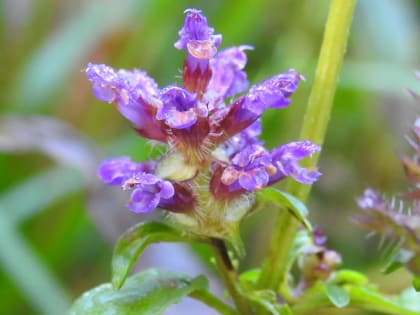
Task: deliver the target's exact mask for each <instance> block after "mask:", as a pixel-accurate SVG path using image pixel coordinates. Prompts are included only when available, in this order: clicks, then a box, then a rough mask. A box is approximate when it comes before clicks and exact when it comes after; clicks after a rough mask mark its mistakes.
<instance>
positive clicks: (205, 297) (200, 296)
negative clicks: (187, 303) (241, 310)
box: [190, 290, 237, 315]
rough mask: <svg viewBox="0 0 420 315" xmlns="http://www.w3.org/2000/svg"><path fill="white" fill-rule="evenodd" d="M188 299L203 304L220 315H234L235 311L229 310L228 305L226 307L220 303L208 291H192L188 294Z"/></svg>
mask: <svg viewBox="0 0 420 315" xmlns="http://www.w3.org/2000/svg"><path fill="white" fill-rule="evenodd" d="M190 297H192V298H194V299H196V300H198V301H201V302H203V303H204V304H206V305H208V306H210V307H211V308H213V309H215V310H216V311H218V312H219V313H220V314H223V315H236V314H237V313H236V311H235V310H234V309H233V308H231V307H230V306H229V305H226V304H225V303H223V302H222V301H220V300H219V299H218V298H217V297H215V296H214V295H213V294H211V293H210V292H208V291H203V290H200V291H194V292H193V293H191V294H190Z"/></svg>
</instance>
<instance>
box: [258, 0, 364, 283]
mask: <svg viewBox="0 0 420 315" xmlns="http://www.w3.org/2000/svg"><path fill="white" fill-rule="evenodd" d="M355 3H356V0H332V1H331V4H330V9H329V14H328V20H327V24H326V26H325V32H324V39H323V42H322V47H321V51H320V56H319V60H318V66H317V69H316V73H315V78H314V84H313V87H312V91H311V95H310V97H309V101H308V105H307V109H306V113H305V117H304V121H303V126H302V130H301V134H300V139H305V140H310V141H312V142H314V143H317V144H319V145H322V144H323V142H324V137H325V132H326V130H327V125H328V121H329V119H330V113H331V108H332V104H333V99H334V93H335V90H336V85H337V81H338V75H339V72H340V68H341V64H342V60H343V57H344V53H345V49H346V44H347V37H348V33H349V29H350V25H351V21H352V17H353V11H354V6H355ZM318 158H319V155H318V154H314V155H313V156H312V158H311V159H308V160H306V161H304V163H303V164H304V166H306V167H311V166H315V165H316V164H317V161H318ZM287 190H288V192H290V193H291V194H292V195H294V196H296V197H297V198H299V199H300V200H301V201H303V202H305V201H306V199H307V197H308V195H309V192H310V190H311V186H310V185H302V184H300V183H297V182H294V181H290V182H289V185H288V189H287ZM297 229H298V221H297V220H296V219H295V218H294V217H292V216H291V215H290V214H289V213H288V212H286V211H283V212H281V213H280V214H279V218H278V221H277V224H276V226H275V229H274V233H273V237H272V239H271V243H270V246H269V252H268V254H267V257H266V259H265V260H264V263H263V267H262V272H261V278H260V280H259V286H260V287H261V288H265V289H272V290H277V288H278V287H279V284H280V283H283V282H284V281H285V279H286V277H287V274H286V273H287V265H288V258H289V254H290V250H291V248H292V246H293V240H294V238H295V235H296V232H297Z"/></svg>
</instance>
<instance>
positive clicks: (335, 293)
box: [324, 284, 350, 308]
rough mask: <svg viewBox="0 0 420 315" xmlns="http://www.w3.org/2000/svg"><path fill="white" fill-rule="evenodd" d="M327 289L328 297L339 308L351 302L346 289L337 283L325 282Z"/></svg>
mask: <svg viewBox="0 0 420 315" xmlns="http://www.w3.org/2000/svg"><path fill="white" fill-rule="evenodd" d="M324 287H325V291H326V293H327V296H328V299H329V300H330V301H331V303H332V304H334V305H335V306H336V307H338V308H343V307H345V306H347V305H348V304H349V302H350V297H349V295H348V294H347V292H346V291H344V290H343V289H342V288H340V287H339V286H338V285H335V284H325V285H324Z"/></svg>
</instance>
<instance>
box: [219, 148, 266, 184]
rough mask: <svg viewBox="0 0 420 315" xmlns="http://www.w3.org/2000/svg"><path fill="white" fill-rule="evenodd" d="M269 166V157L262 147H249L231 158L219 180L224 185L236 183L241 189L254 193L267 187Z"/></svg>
mask: <svg viewBox="0 0 420 315" xmlns="http://www.w3.org/2000/svg"><path fill="white" fill-rule="evenodd" d="M270 165H271V157H270V154H269V152H268V151H267V150H265V149H264V147H262V146H260V145H257V144H254V145H249V146H247V147H245V148H244V149H243V150H242V151H240V152H239V153H237V154H235V155H234V156H233V158H232V160H231V164H230V165H229V166H228V167H226V168H225V169H224V171H223V173H222V176H221V179H220V180H221V182H222V183H223V184H225V185H232V184H234V183H236V182H237V183H238V184H239V186H240V187H241V188H243V189H245V190H247V191H255V190H258V189H261V188H263V187H264V186H266V185H267V183H268V179H269V174H268V170H269V169H270Z"/></svg>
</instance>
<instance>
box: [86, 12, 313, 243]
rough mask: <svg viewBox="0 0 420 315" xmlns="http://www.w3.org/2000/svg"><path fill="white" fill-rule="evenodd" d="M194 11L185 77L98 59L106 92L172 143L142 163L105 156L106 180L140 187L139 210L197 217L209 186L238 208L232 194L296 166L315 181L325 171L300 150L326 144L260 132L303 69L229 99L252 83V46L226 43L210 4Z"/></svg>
mask: <svg viewBox="0 0 420 315" xmlns="http://www.w3.org/2000/svg"><path fill="white" fill-rule="evenodd" d="M185 14H186V17H185V23H184V26H183V27H182V28H181V30H180V31H179V39H178V41H177V42H176V43H175V47H176V48H177V49H180V50H185V51H186V53H187V55H186V59H185V61H184V65H183V85H182V86H173V85H170V86H167V87H165V88H163V89H159V88H158V86H157V84H156V82H155V81H154V80H153V79H152V78H150V77H149V76H148V75H147V73H146V72H143V71H140V70H132V71H127V70H114V69H113V68H111V67H109V66H106V65H103V64H92V63H89V64H88V66H87V68H86V70H85V71H86V74H87V77H88V79H89V81H91V83H92V87H93V93H94V94H95V96H96V97H97V98H98V99H100V100H102V101H105V102H108V103H113V104H114V105H115V106H116V107H117V109H118V110H119V112H120V113H121V114H122V115H123V116H124V117H125V118H127V119H128V120H129V121H130V122H131V123H132V124H133V125H134V128H135V130H136V131H137V133H138V134H139V135H141V136H143V137H145V138H148V139H152V140H158V141H161V142H164V143H166V144H167V146H168V147H167V149H168V151H167V153H166V154H165V156H164V157H163V158H162V159H160V160H158V161H151V162H147V163H136V162H133V161H132V160H131V159H130V158H128V157H121V158H112V159H108V160H105V161H104V162H103V163H102V164H101V165H100V167H99V170H98V175H99V177H100V178H101V179H102V181H103V182H104V183H106V184H108V185H114V186H120V187H121V188H122V189H124V190H130V191H131V198H130V201H129V202H128V204H127V207H128V208H129V209H130V210H131V211H133V212H136V213H144V212H149V211H152V210H153V209H155V208H161V209H164V210H167V211H171V212H181V213H185V212H192V214H191V215H189V217H188V220H193V221H194V220H196V221H197V222H199V221H200V220H202V218H207V217H209V213H205V214H204V213H203V214H200V213H197V215H195V212H200V211H207V208H209V207H210V206H208V204H209V200H212V199H211V196H210V195H208V196H206V194H211V195H212V197H214V198H216V199H217V198H219V199H224V200H223V201H224V202H226V203H225V204H226V209H228V208H229V207H228V205H229V204H230V203H229V202H230V201H232V200H233V203H235V202H236V201H238V200H239V199H241V200H242V199H243V200H245V199H246V200H248V199H249V198H247V197H246V196H244V197H243V198H242V197H241V196H240V195H241V194H250V193H252V192H254V191H257V190H259V189H262V188H264V187H266V186H267V185H270V184H272V183H274V182H276V181H279V180H281V179H283V178H285V177H287V176H292V177H293V178H295V179H296V180H297V181H299V182H301V183H305V184H312V183H313V182H314V181H316V180H317V178H318V177H319V175H320V173H319V172H318V171H316V170H314V169H305V168H303V167H301V166H300V165H299V160H301V159H303V158H305V157H307V156H309V155H311V154H312V153H314V152H317V151H319V149H320V148H319V147H318V146H317V145H315V144H313V143H311V142H309V141H303V142H292V143H289V144H286V145H283V146H280V147H279V148H276V149H274V150H272V151H269V150H267V149H266V148H264V146H263V142H262V141H261V140H259V138H258V137H259V136H260V134H261V123H260V117H261V115H262V114H263V112H264V111H265V110H266V109H267V108H284V107H286V106H288V105H289V103H290V98H291V96H292V94H293V93H294V92H295V90H296V88H297V87H298V84H299V82H300V80H302V79H303V76H301V75H300V74H298V73H297V72H296V71H295V70H289V71H287V72H285V73H282V74H278V75H276V76H273V77H272V78H269V79H268V80H265V81H263V82H261V83H259V84H256V85H253V86H252V87H251V88H250V89H249V91H248V92H247V93H244V94H243V95H241V96H239V97H237V98H236V99H234V100H232V101H231V100H228V101H227V100H226V99H227V98H228V99H229V98H231V97H233V96H235V95H237V94H239V93H243V92H244V91H245V90H246V89H247V87H248V80H247V75H246V73H245V72H244V71H243V69H244V67H245V65H246V63H247V56H246V54H245V50H247V49H252V47H250V46H239V47H230V48H226V49H224V50H221V51H220V52H218V51H217V49H218V47H219V45H220V43H221V39H222V37H221V35H215V34H214V29H213V28H211V27H209V26H208V24H207V19H206V17H205V16H203V15H202V14H201V11H199V10H196V9H188V10H186V11H185ZM208 181H209V182H208ZM206 190H208V192H206ZM235 198H236V199H235ZM238 198H239V199H238ZM234 199H235V200H234ZM233 203H232V204H231V205H233ZM239 204H240V203H237V204H236V207H237V208H238V209H239V208H241V211H240V213H245V210H246V209H245V208H246V207H247V205H245V206H244V207H242V206H240V207H239V206H238V205H239ZM210 208H211V207H210ZM226 209H224V210H223V211H227V210H226ZM242 210H244V211H243V212H242ZM208 211H210V210H208ZM211 211H213V209H212V210H211ZM232 211H233V212H235V211H236V210H232ZM230 215H232V213H223V215H220V214H218V215H216V216H215V217H218V218H226V217H227V216H230ZM200 222H201V221H200ZM200 224H201V223H200ZM216 234H217V233H216ZM211 235H212V236H214V235H213V234H211Z"/></svg>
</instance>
